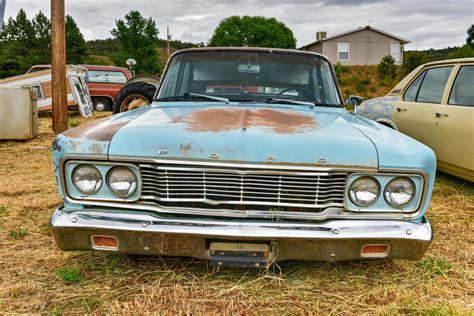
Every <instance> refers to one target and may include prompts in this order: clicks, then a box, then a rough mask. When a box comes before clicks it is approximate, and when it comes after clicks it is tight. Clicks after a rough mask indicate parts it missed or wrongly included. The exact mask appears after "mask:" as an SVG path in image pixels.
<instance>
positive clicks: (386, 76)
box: [377, 55, 397, 84]
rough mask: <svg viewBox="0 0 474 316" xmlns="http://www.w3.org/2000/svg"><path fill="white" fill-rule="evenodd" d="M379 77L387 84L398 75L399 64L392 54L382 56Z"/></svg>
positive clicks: (378, 66)
mask: <svg viewBox="0 0 474 316" xmlns="http://www.w3.org/2000/svg"><path fill="white" fill-rule="evenodd" d="M377 68H378V71H379V77H380V79H381V80H382V81H383V82H384V83H385V84H391V83H392V82H393V80H394V79H395V77H396V76H397V66H396V65H395V59H394V58H393V57H392V56H391V55H387V56H385V57H383V58H382V60H381V61H380V63H379V64H378V65H377Z"/></svg>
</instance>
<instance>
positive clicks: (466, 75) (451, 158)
mask: <svg viewBox="0 0 474 316" xmlns="http://www.w3.org/2000/svg"><path fill="white" fill-rule="evenodd" d="M446 101H447V102H446V104H445V105H443V106H442V107H441V108H440V110H439V111H438V112H437V114H436V124H437V132H436V135H437V142H438V144H439V146H438V149H437V152H436V155H437V157H438V160H439V161H440V164H441V165H442V166H443V165H444V167H445V169H454V171H456V172H461V173H471V175H473V172H474V64H464V65H460V66H458V67H457V68H456V70H455V73H454V80H453V84H452V85H451V87H450V89H449V90H448V93H447V95H446ZM469 171H470V172H469ZM460 176H462V175H460Z"/></svg>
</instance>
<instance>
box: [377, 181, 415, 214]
mask: <svg viewBox="0 0 474 316" xmlns="http://www.w3.org/2000/svg"><path fill="white" fill-rule="evenodd" d="M415 191H416V189H415V184H414V183H413V181H411V180H410V179H408V178H404V177H399V178H395V179H393V180H391V181H390V182H389V183H388V184H387V186H386V187H385V192H384V195H385V201H387V203H388V204H390V205H391V206H393V207H395V208H401V207H404V206H407V205H408V204H410V202H411V201H412V200H413V197H414V196H415Z"/></svg>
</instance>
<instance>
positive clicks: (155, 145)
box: [51, 48, 436, 267]
mask: <svg viewBox="0 0 474 316" xmlns="http://www.w3.org/2000/svg"><path fill="white" fill-rule="evenodd" d="M53 160H54V169H55V175H56V180H57V183H58V187H59V194H60V196H61V198H62V199H63V201H64V205H62V206H60V207H59V208H58V209H57V210H55V211H54V213H53V215H52V219H51V224H52V227H53V232H54V237H55V240H56V243H57V245H58V246H59V247H60V248H61V249H62V250H67V251H70V250H73V251H77V250H84V251H110V252H118V253H125V254H136V255H154V256H183V257H194V258H200V259H205V260H209V262H210V264H211V265H215V266H239V267H267V266H268V265H270V264H271V263H273V262H276V261H280V260H317V261H341V260H359V259H409V260H417V259H419V258H421V257H422V256H423V255H424V253H425V252H426V251H427V248H428V247H429V244H430V243H431V240H432V230H431V226H430V223H429V221H428V219H427V218H426V216H425V213H426V211H427V209H428V206H429V203H430V199H431V194H432V190H433V185H434V179H435V169H436V158H435V155H434V153H433V151H432V150H431V149H429V148H428V147H426V146H425V145H423V144H421V143H419V142H417V141H416V140H414V139H412V138H410V137H408V136H405V135H403V134H401V133H399V132H398V131H396V130H393V129H390V128H387V127H385V126H382V125H380V124H377V123H375V122H373V121H370V120H368V119H365V118H363V117H360V116H357V115H355V114H353V113H349V112H347V111H346V109H345V107H344V104H343V102H342V96H341V93H340V89H339V87H338V83H337V80H336V78H335V75H334V72H333V68H332V66H331V64H330V62H329V61H328V59H327V58H326V57H324V56H323V55H320V54H317V53H312V52H303V51H296V50H283V49H264V48H197V49H188V50H182V51H179V52H177V53H175V54H174V55H172V57H171V58H170V61H169V62H168V65H167V67H166V69H165V72H164V75H163V79H162V81H161V83H160V86H159V88H158V91H157V92H156V95H155V101H154V102H153V103H152V104H150V105H147V106H144V107H140V108H138V109H134V110H132V111H127V112H124V113H120V114H117V115H113V116H110V117H106V118H103V119H99V120H95V121H93V122H90V123H88V124H85V125H81V126H79V127H77V128H74V129H71V130H68V131H66V132H65V133H62V134H60V135H58V136H57V137H56V139H55V141H54V143H53Z"/></svg>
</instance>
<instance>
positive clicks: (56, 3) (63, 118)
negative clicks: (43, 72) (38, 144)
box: [51, 0, 68, 134]
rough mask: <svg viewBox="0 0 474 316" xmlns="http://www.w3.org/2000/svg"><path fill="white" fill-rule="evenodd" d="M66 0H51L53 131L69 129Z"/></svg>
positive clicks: (58, 131) (59, 131)
mask: <svg viewBox="0 0 474 316" xmlns="http://www.w3.org/2000/svg"><path fill="white" fill-rule="evenodd" d="M64 11H65V8H64V0H51V74H52V81H53V82H52V84H53V131H54V132H55V133H56V134H58V133H61V132H64V131H65V130H67V129H68V119H67V84H66V22H65V13H64Z"/></svg>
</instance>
